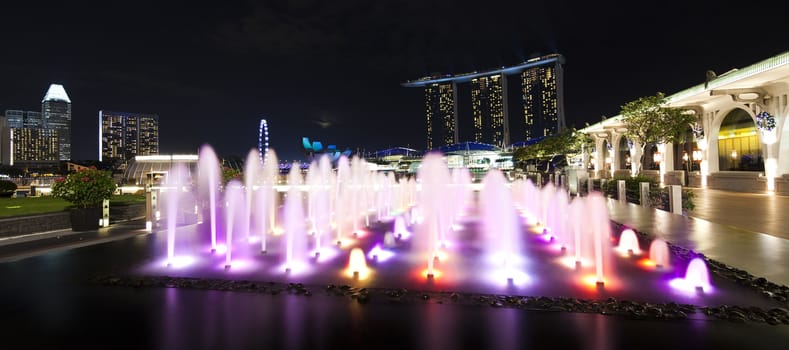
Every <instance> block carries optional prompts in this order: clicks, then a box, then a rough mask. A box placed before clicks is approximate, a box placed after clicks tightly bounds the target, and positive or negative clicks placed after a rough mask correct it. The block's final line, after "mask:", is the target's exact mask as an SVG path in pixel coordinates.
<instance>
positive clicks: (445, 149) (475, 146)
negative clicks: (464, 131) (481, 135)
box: [435, 142, 501, 154]
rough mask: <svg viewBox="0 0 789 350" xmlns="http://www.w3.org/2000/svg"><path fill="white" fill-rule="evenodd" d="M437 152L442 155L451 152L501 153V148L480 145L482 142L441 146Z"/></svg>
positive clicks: (485, 144)
mask: <svg viewBox="0 0 789 350" xmlns="http://www.w3.org/2000/svg"><path fill="white" fill-rule="evenodd" d="M435 151H439V152H441V153H444V154H446V153H449V152H463V151H470V152H471V151H476V152H479V151H493V152H500V151H501V148H500V147H498V146H495V145H491V144H487V143H480V142H461V143H456V144H452V145H446V146H441V147H439V148H437V149H435Z"/></svg>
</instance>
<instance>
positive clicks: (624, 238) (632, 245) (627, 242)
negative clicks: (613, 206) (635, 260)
mask: <svg viewBox="0 0 789 350" xmlns="http://www.w3.org/2000/svg"><path fill="white" fill-rule="evenodd" d="M617 250H619V252H620V253H625V254H635V255H639V254H641V248H640V247H639V246H638V238H637V237H636V232H635V231H633V230H631V229H625V230H623V231H622V234H621V235H620V236H619V245H618V246H617Z"/></svg>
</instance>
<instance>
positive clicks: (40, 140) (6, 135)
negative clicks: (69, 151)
mask: <svg viewBox="0 0 789 350" xmlns="http://www.w3.org/2000/svg"><path fill="white" fill-rule="evenodd" d="M0 119H1V120H0V164H3V165H14V164H15V163H16V164H19V163H25V164H35V163H52V162H57V161H58V159H59V154H58V152H59V139H58V132H57V131H56V130H54V129H48V128H44V127H43V125H42V124H43V121H42V119H41V112H35V111H23V110H16V109H9V110H6V111H5V117H3V118H0Z"/></svg>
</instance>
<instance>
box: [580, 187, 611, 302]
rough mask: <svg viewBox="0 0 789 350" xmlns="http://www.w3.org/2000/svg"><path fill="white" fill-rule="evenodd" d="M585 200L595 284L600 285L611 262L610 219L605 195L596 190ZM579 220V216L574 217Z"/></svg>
mask: <svg viewBox="0 0 789 350" xmlns="http://www.w3.org/2000/svg"><path fill="white" fill-rule="evenodd" d="M584 198H585V200H586V211H585V212H586V215H584V217H585V218H588V219H587V227H588V228H589V229H590V230H591V231H592V235H591V238H592V241H591V242H592V250H593V251H594V267H595V284H596V285H597V286H598V287H602V286H603V285H604V284H605V276H606V275H611V274H610V272H611V270H612V267H613V266H612V264H611V259H610V250H611V246H610V243H609V237H611V221H610V219H609V217H608V207H607V206H606V203H605V197H603V195H602V194H600V193H598V192H594V193H591V194H589V195H588V196H586V197H584ZM574 219H575V220H580V219H581V218H574Z"/></svg>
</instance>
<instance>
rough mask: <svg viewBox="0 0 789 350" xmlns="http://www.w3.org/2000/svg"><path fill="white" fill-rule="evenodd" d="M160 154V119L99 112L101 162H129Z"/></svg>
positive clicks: (143, 115) (134, 114)
mask: <svg viewBox="0 0 789 350" xmlns="http://www.w3.org/2000/svg"><path fill="white" fill-rule="evenodd" d="M154 154H159V116H158V115H156V114H143V113H128V112H113V111H103V110H101V111H99V160H100V161H102V160H105V161H109V160H113V161H121V162H124V163H125V162H126V161H129V160H131V159H134V157H135V156H148V155H154Z"/></svg>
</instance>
